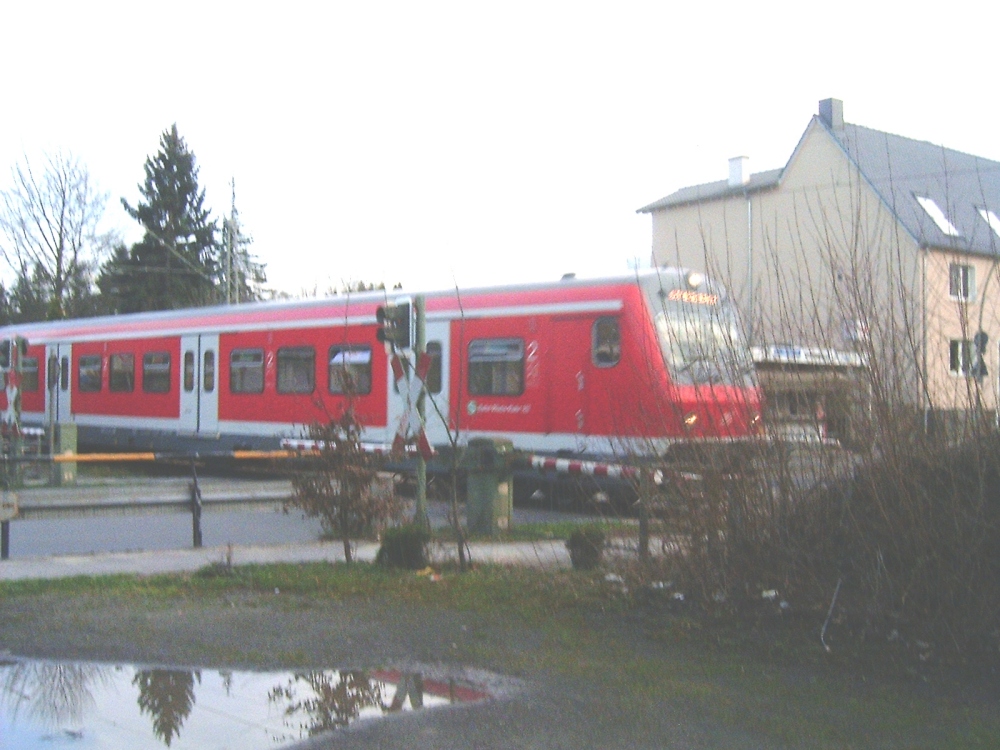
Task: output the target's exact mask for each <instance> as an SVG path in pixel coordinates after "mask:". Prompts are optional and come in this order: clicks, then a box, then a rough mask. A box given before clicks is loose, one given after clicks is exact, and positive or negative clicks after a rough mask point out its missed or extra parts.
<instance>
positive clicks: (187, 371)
mask: <svg viewBox="0 0 1000 750" xmlns="http://www.w3.org/2000/svg"><path fill="white" fill-rule="evenodd" d="M193 390H194V352H190V351H188V352H184V392H185V393H190V392H191V391H193Z"/></svg>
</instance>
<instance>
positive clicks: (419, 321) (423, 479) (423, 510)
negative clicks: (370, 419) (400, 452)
mask: <svg viewBox="0 0 1000 750" xmlns="http://www.w3.org/2000/svg"><path fill="white" fill-rule="evenodd" d="M413 317H414V322H415V324H416V325H415V327H416V331H415V336H414V338H415V342H414V344H415V345H414V349H415V350H416V351H415V356H414V367H416V363H417V362H419V361H420V358H421V357H425V356H427V313H426V310H425V307H424V295H422V294H417V295H415V296H414V297H413ZM426 401H427V395H426V391H425V390H421V391H420V395H419V396H417V414H418V415H419V417H420V429H421V430H424V429H426V427H427V405H426ZM413 520H414V522H415V523H418V524H420V525H421V526H424V527H429V526H430V520H429V519H428V517H427V461H426V460H424V457H423V455H420V454H418V455H417V507H416V511H415V513H414V519H413Z"/></svg>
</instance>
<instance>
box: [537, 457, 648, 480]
mask: <svg viewBox="0 0 1000 750" xmlns="http://www.w3.org/2000/svg"><path fill="white" fill-rule="evenodd" d="M529 460H530V463H531V468H532V469H537V470H538V471H554V472H556V473H558V474H587V475H588V476H594V477H610V478H611V479H638V478H639V475H640V471H639V469H637V468H636V467H635V466H621V465H620V464H605V463H598V462H597V461H579V460H576V459H572V458H552V457H549V456H530V457H529Z"/></svg>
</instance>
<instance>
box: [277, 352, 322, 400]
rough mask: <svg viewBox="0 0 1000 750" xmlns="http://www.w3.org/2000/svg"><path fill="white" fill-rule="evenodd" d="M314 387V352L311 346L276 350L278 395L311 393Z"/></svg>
mask: <svg viewBox="0 0 1000 750" xmlns="http://www.w3.org/2000/svg"><path fill="white" fill-rule="evenodd" d="M315 387H316V350H315V349H313V348H312V347H311V346H284V347H281V348H280V349H278V393H312V392H313V389H314V388H315Z"/></svg>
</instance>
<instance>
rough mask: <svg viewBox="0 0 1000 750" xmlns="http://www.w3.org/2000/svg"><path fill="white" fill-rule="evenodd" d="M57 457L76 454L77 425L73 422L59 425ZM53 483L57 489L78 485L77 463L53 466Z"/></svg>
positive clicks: (69, 462) (57, 428)
mask: <svg viewBox="0 0 1000 750" xmlns="http://www.w3.org/2000/svg"><path fill="white" fill-rule="evenodd" d="M55 427H56V436H55V437H56V439H55V455H57V456H60V455H62V454H64V453H70V454H74V453H76V425H75V424H74V423H73V422H65V423H62V424H57V425H56V426H55ZM52 466H53V469H52V483H53V484H55V485H56V486H57V487H66V486H68V485H73V484H76V461H67V462H65V463H62V462H60V463H57V464H52Z"/></svg>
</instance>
